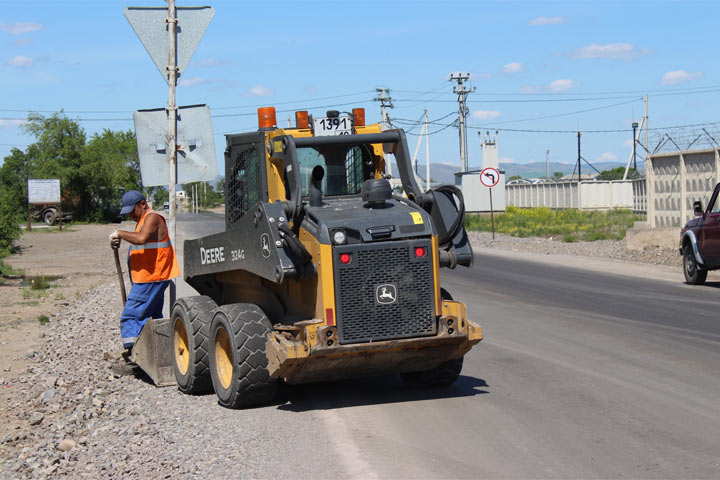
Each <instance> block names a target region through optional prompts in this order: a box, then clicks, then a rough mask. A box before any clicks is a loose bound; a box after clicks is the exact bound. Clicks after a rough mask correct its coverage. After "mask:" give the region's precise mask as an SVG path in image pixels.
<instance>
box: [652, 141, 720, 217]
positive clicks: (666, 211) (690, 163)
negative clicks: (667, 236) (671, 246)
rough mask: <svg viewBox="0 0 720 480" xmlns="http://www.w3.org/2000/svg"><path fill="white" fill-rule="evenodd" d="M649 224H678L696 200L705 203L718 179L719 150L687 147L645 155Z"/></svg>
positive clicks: (690, 212)
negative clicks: (675, 150)
mask: <svg viewBox="0 0 720 480" xmlns="http://www.w3.org/2000/svg"><path fill="white" fill-rule="evenodd" d="M645 170H646V174H647V184H648V187H647V192H648V207H647V208H648V221H649V223H650V226H651V227H680V226H682V225H684V224H685V222H687V221H688V220H689V219H690V218H692V215H693V208H692V203H693V202H694V201H696V200H700V201H702V202H703V206H705V205H707V202H708V201H709V200H710V195H711V194H712V192H713V189H714V188H715V184H716V183H717V182H718V178H720V176H719V172H720V151H719V150H718V149H717V148H712V149H706V150H686V151H679V152H673V153H661V154H652V155H648V157H647V158H646V163H645Z"/></svg>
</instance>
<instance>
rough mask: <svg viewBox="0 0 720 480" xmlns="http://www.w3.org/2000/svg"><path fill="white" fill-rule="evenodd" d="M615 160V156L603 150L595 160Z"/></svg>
mask: <svg viewBox="0 0 720 480" xmlns="http://www.w3.org/2000/svg"><path fill="white" fill-rule="evenodd" d="M615 160H617V156H615V154H614V153H612V152H605V153H603V154H602V155H600V156H599V157H597V159H596V161H597V162H613V161H615Z"/></svg>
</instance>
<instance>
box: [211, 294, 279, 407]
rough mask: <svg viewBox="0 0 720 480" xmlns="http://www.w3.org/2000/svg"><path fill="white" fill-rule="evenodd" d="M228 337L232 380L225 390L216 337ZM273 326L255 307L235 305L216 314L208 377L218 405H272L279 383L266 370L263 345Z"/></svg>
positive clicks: (213, 324)
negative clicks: (223, 331) (219, 369)
mask: <svg viewBox="0 0 720 480" xmlns="http://www.w3.org/2000/svg"><path fill="white" fill-rule="evenodd" d="M222 329H224V330H225V332H226V333H227V334H228V337H229V343H230V348H229V350H230V351H231V353H232V359H231V363H232V377H231V380H230V384H229V385H228V386H227V387H224V386H223V384H222V382H221V380H220V374H219V373H218V351H217V349H218V348H219V347H218V345H217V339H218V334H219V332H220V330H222ZM271 331H272V324H271V323H270V320H268V318H267V316H266V315H265V313H264V312H263V311H262V310H261V309H260V307H258V306H257V305H253V304H250V303H235V304H231V305H224V306H222V307H219V308H218V309H217V310H215V314H214V316H213V319H212V324H211V326H210V374H211V377H212V384H213V387H214V388H215V393H216V394H217V397H218V403H220V405H222V406H223V407H227V408H248V407H257V406H261V405H266V404H268V403H271V402H272V401H273V400H274V399H275V397H276V395H277V393H278V388H279V381H278V380H277V379H275V378H272V377H270V373H269V372H268V369H267V364H268V362H267V356H266V354H265V343H266V341H267V338H268V334H269V333H270V332H271Z"/></svg>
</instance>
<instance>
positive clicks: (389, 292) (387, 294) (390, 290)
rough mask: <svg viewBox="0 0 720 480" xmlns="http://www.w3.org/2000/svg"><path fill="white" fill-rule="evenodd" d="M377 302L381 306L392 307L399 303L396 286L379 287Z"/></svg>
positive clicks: (376, 290)
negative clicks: (391, 305) (393, 304)
mask: <svg viewBox="0 0 720 480" xmlns="http://www.w3.org/2000/svg"><path fill="white" fill-rule="evenodd" d="M375 300H376V301H377V303H379V304H381V305H390V304H391V303H395V302H396V301H397V288H395V285H391V284H389V283H388V284H385V285H378V286H377V288H376V289H375Z"/></svg>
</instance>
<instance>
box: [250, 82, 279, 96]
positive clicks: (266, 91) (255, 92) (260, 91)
mask: <svg viewBox="0 0 720 480" xmlns="http://www.w3.org/2000/svg"><path fill="white" fill-rule="evenodd" d="M248 93H249V94H250V95H252V96H253V97H269V96H270V95H272V94H273V90H272V89H271V88H268V87H264V86H262V85H255V86H254V87H252V88H251V89H250V91H249V92H248Z"/></svg>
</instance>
